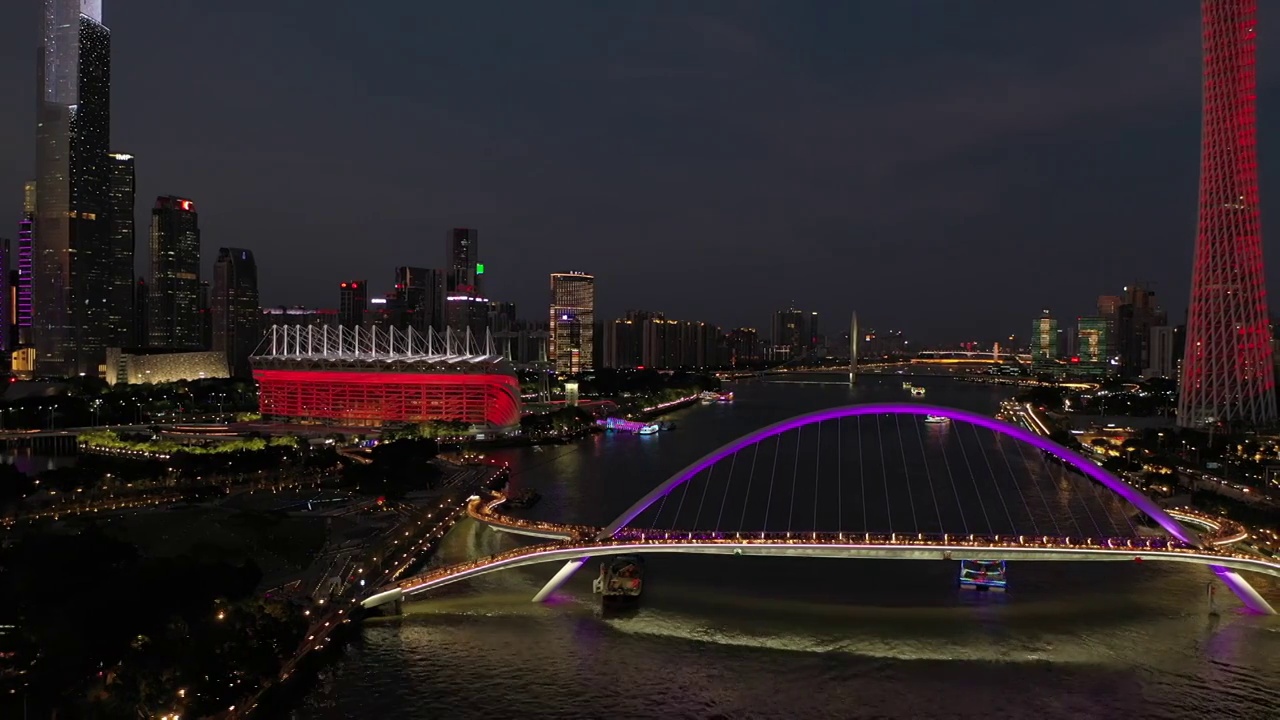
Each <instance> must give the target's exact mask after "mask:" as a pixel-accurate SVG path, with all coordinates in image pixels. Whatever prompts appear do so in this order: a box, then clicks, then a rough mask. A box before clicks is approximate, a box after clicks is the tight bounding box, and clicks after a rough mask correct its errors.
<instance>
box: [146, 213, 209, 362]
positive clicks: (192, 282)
mask: <svg viewBox="0 0 1280 720" xmlns="http://www.w3.org/2000/svg"><path fill="white" fill-rule="evenodd" d="M148 286H149V287H150V289H151V296H150V298H149V300H148V302H147V311H148V313H149V318H148V322H147V334H148V336H149V342H148V343H147V344H148V345H150V346H151V347H156V348H182V349H195V348H201V347H203V338H202V337H201V335H202V333H201V329H200V224H199V216H198V215H197V214H196V204H195V203H194V202H192V201H191V200H188V199H186V198H181V197H177V196H175V195H164V196H161V197H158V198H156V204H155V207H153V208H152V210H151V277H150V279H149V282H148Z"/></svg>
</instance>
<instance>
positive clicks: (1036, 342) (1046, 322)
mask: <svg viewBox="0 0 1280 720" xmlns="http://www.w3.org/2000/svg"><path fill="white" fill-rule="evenodd" d="M1059 354H1060V351H1059V349H1058V320H1057V319H1056V318H1054V317H1053V315H1051V314H1050V313H1049V311H1048V310H1047V309H1046V310H1041V311H1040V317H1038V318H1036V319H1035V321H1034V322H1032V324H1031V361H1032V363H1035V362H1038V361H1051V362H1052V361H1055V360H1057V359H1058V356H1059Z"/></svg>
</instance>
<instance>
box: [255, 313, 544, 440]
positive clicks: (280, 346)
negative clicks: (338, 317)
mask: <svg viewBox="0 0 1280 720" xmlns="http://www.w3.org/2000/svg"><path fill="white" fill-rule="evenodd" d="M251 362H252V363H253V376H254V378H255V379H256V380H257V381H258V407H259V408H260V411H261V412H262V417H263V418H264V419H266V420H274V421H279V422H299V423H324V424H329V425H344V426H355V427H378V426H382V425H388V424H399V423H420V422H427V421H431V420H451V421H462V422H466V423H470V424H471V425H473V426H477V427H481V428H484V429H488V430H497V429H501V428H510V427H515V426H517V425H518V424H519V423H520V382H519V380H518V379H517V378H516V375H515V372H514V371H513V370H512V368H511V365H510V363H508V362H507V361H506V360H505V359H503V358H502V357H501V356H499V355H497V354H496V353H494V352H493V344H492V342H490V341H489V340H488V339H487V338H486V342H485V348H484V349H483V351H482V350H481V349H480V348H478V347H477V346H476V344H475V343H474V342H473V341H472V339H471V336H470V333H468V334H467V336H466V337H465V338H458V337H457V336H455V335H454V334H453V333H452V332H450V333H448V334H447V335H446V337H443V338H442V337H440V336H439V335H437V334H436V333H434V332H432V333H430V334H429V335H428V336H427V337H425V338H424V337H423V336H422V335H419V334H418V333H416V332H414V331H413V330H395V329H392V330H379V329H376V328H375V329H373V330H364V329H361V328H355V329H350V328H329V327H289V326H280V325H277V326H273V327H272V328H271V329H270V330H269V331H268V333H267V336H266V338H264V339H263V341H262V345H261V346H259V348H258V354H257V355H254V356H253V357H252V358H251Z"/></svg>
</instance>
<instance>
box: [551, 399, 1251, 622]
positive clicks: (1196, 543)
mask: <svg viewBox="0 0 1280 720" xmlns="http://www.w3.org/2000/svg"><path fill="white" fill-rule="evenodd" d="M874 415H895V416H900V415H923V416H942V417H946V418H949V419H951V420H957V421H961V422H964V423H968V424H970V425H973V426H976V427H982V428H986V429H988V430H991V431H993V432H995V433H998V434H1000V435H1005V436H1008V437H1010V438H1013V439H1014V440H1017V441H1019V442H1022V443H1025V444H1027V445H1031V446H1033V447H1035V448H1038V449H1040V450H1043V451H1045V452H1047V453H1050V454H1052V455H1054V456H1056V457H1057V458H1059V459H1061V460H1062V461H1063V462H1065V463H1067V464H1069V465H1071V466H1073V467H1075V468H1076V469H1078V470H1080V472H1082V473H1084V474H1085V475H1087V476H1088V477H1090V478H1091V479H1093V480H1094V481H1096V482H1097V483H1098V484H1099V485H1102V486H1103V487H1106V488H1108V489H1110V490H1111V491H1112V492H1114V493H1115V494H1116V495H1118V496H1119V497H1121V498H1123V499H1124V500H1125V501H1126V502H1127V503H1129V504H1130V505H1132V506H1133V507H1135V508H1137V509H1138V510H1140V511H1142V512H1143V513H1144V514H1146V515H1147V516H1148V517H1150V518H1151V519H1152V520H1154V521H1155V522H1156V523H1158V524H1159V525H1160V526H1161V527H1162V528H1163V529H1164V530H1165V531H1166V532H1167V533H1168V534H1169V535H1170V536H1172V537H1174V538H1176V539H1177V540H1179V541H1181V542H1183V543H1185V544H1186V545H1188V546H1191V547H1192V548H1202V547H1203V545H1202V541H1201V539H1200V536H1199V535H1198V534H1197V533H1196V532H1194V531H1192V530H1191V529H1189V528H1187V527H1185V526H1184V525H1182V524H1181V523H1180V522H1178V521H1177V520H1175V519H1174V518H1173V517H1171V516H1170V515H1169V514H1168V513H1166V512H1165V511H1164V510H1163V509H1161V508H1160V506H1159V505H1157V504H1156V503H1154V502H1153V501H1152V500H1151V499H1150V498H1149V497H1147V496H1146V495H1145V494H1143V493H1142V492H1140V491H1139V490H1137V489H1136V488H1134V487H1132V486H1130V485H1129V484H1128V483H1125V482H1124V481H1122V480H1120V479H1119V478H1117V477H1116V476H1115V475H1112V474H1111V473H1109V472H1107V471H1106V470H1104V469H1103V468H1102V467H1100V466H1099V465H1098V464H1097V463H1095V462H1093V461H1092V460H1090V459H1088V458H1085V457H1083V456H1081V455H1079V454H1078V453H1076V452H1074V451H1072V450H1069V449H1067V448H1065V447H1063V446H1062V445H1060V444H1058V443H1056V442H1054V441H1052V440H1050V439H1049V438H1047V437H1044V436H1041V435H1037V434H1035V433H1033V432H1030V431H1028V430H1026V429H1023V428H1021V427H1018V426H1016V425H1013V424H1010V423H1007V422H1004V421H1001V420H996V419H994V418H992V417H988V416H986V415H981V414H978V413H974V412H969V411H967V410H958V409H955V408H947V407H939V406H934V405H924V404H919V403H874V404H866V405H848V406H844V407H837V408H830V409H827V410H819V411H817V412H811V413H807V414H804V415H799V416H796V417H793V418H790V419H788V420H783V421H781V422H778V423H774V424H772V425H769V426H767V427H764V428H761V429H759V430H756V431H755V432H752V433H749V434H747V435H744V436H742V437H740V438H738V439H737V440H734V441H732V442H729V443H726V444H725V445H723V446H721V447H719V448H717V449H715V450H713V451H712V452H710V453H707V454H706V455H704V456H703V457H702V458H700V459H698V460H697V461H695V462H693V463H691V464H690V465H689V466H687V467H685V468H684V469H682V470H680V471H679V472H677V473H675V474H674V475H672V476H671V477H670V478H668V479H667V480H666V481H664V482H663V483H661V484H660V485H658V486H657V487H655V488H654V489H653V490H652V491H651V492H649V494H647V495H645V496H644V497H642V498H640V500H638V501H637V502H636V503H635V504H634V505H632V506H631V507H630V508H628V509H627V510H626V511H625V512H623V513H622V514H621V515H619V516H618V517H617V518H616V519H615V520H614V521H613V522H612V523H610V524H609V525H608V526H607V527H605V528H604V529H603V530H602V531H601V532H600V534H599V536H598V537H597V538H596V540H598V541H601V542H607V541H611V540H613V539H614V538H615V536H617V535H618V534H619V533H620V532H621V531H623V529H624V528H626V526H627V524H628V523H630V522H632V521H633V520H635V519H636V518H637V517H638V516H640V514H641V513H643V512H644V511H645V510H647V509H648V508H649V507H650V506H652V505H653V504H654V503H657V502H659V501H660V500H662V499H663V498H665V497H667V496H668V495H669V494H670V493H671V492H672V491H673V490H675V489H676V488H679V487H681V486H682V485H684V484H685V483H687V482H689V481H690V480H692V479H693V478H694V477H695V476H697V475H698V474H699V473H701V472H703V471H704V470H707V469H709V468H711V467H712V466H714V465H715V464H716V463H718V462H720V461H721V460H724V459H726V458H728V457H730V456H732V455H734V454H735V453H737V452H739V451H740V450H743V449H745V448H749V447H751V446H753V445H756V444H757V443H759V442H760V441H762V440H765V439H768V438H772V437H775V436H779V435H781V434H782V433H785V432H788V431H790V430H796V429H799V428H803V427H805V426H808V425H815V424H820V423H823V422H825V421H828V420H836V419H839V418H852V417H859V416H874ZM588 559H589V558H587V557H576V558H574V559H572V560H570V561H569V562H568V563H566V564H565V566H564V567H563V568H561V570H560V571H559V572H557V573H556V575H555V576H554V577H553V578H552V579H551V580H550V581H549V582H548V583H547V584H546V586H545V587H543V588H542V590H541V591H540V592H539V593H538V594H537V595H536V596H535V597H534V600H535V601H541V600H544V599H546V598H547V597H548V596H549V595H551V593H552V592H554V591H555V590H556V589H557V588H558V587H560V586H561V585H562V584H563V583H564V582H565V581H566V580H567V579H568V578H569V577H570V576H571V575H572V574H573V573H574V571H576V570H577V569H578V568H579V567H581V566H582V565H583V564H585V563H586V561H587V560H588ZM1211 567H1212V568H1213V571H1214V573H1215V574H1217V576H1218V577H1219V578H1221V579H1222V581H1223V582H1224V583H1225V584H1226V585H1227V586H1228V587H1229V588H1231V590H1232V591H1233V592H1234V593H1235V594H1236V595H1237V596H1238V597H1239V598H1240V599H1241V600H1242V601H1243V602H1244V604H1245V606H1246V607H1248V608H1249V609H1251V610H1253V611H1255V612H1262V613H1272V612H1274V610H1273V609H1272V608H1271V606H1270V605H1269V604H1268V603H1267V602H1266V600H1265V599H1263V598H1262V597H1261V596H1260V595H1259V594H1258V592H1257V591H1256V590H1254V589H1253V587H1252V586H1250V585H1249V583H1248V582H1247V581H1245V579H1244V578H1242V577H1240V575H1239V574H1238V573H1236V572H1235V571H1234V570H1232V569H1230V568H1227V567H1223V566H1221V565H1211Z"/></svg>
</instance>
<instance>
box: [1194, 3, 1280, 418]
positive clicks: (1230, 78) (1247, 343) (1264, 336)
mask: <svg viewBox="0 0 1280 720" xmlns="http://www.w3.org/2000/svg"><path fill="white" fill-rule="evenodd" d="M1256 12H1257V3H1256V0H1203V2H1202V4H1201V18H1202V23H1203V32H1202V35H1203V40H1204V108H1203V113H1204V121H1203V123H1202V125H1201V128H1202V130H1201V139H1200V140H1201V143H1200V213H1199V214H1200V218H1199V229H1198V233H1197V235H1196V249H1195V264H1194V266H1193V267H1192V278H1191V308H1190V310H1189V312H1188V318H1187V340H1186V355H1185V357H1184V358H1183V363H1182V378H1181V382H1180V387H1179V390H1180V394H1179V398H1178V424H1179V425H1180V426H1182V427H1201V426H1204V425H1206V424H1211V423H1215V422H1226V423H1239V424H1244V425H1263V424H1270V423H1274V422H1275V420H1276V397H1275V370H1274V368H1273V367H1272V364H1271V363H1272V352H1271V337H1270V332H1269V328H1268V315H1267V286H1266V278H1265V274H1264V269H1263V261H1262V230H1261V223H1260V219H1259V211H1258V149H1257V106H1256V95H1257V91H1258V88H1257V78H1256V57H1257V49H1256V47H1255V41H1256V37H1255V30H1256V26H1257V21H1256V19H1255V16H1256Z"/></svg>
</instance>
